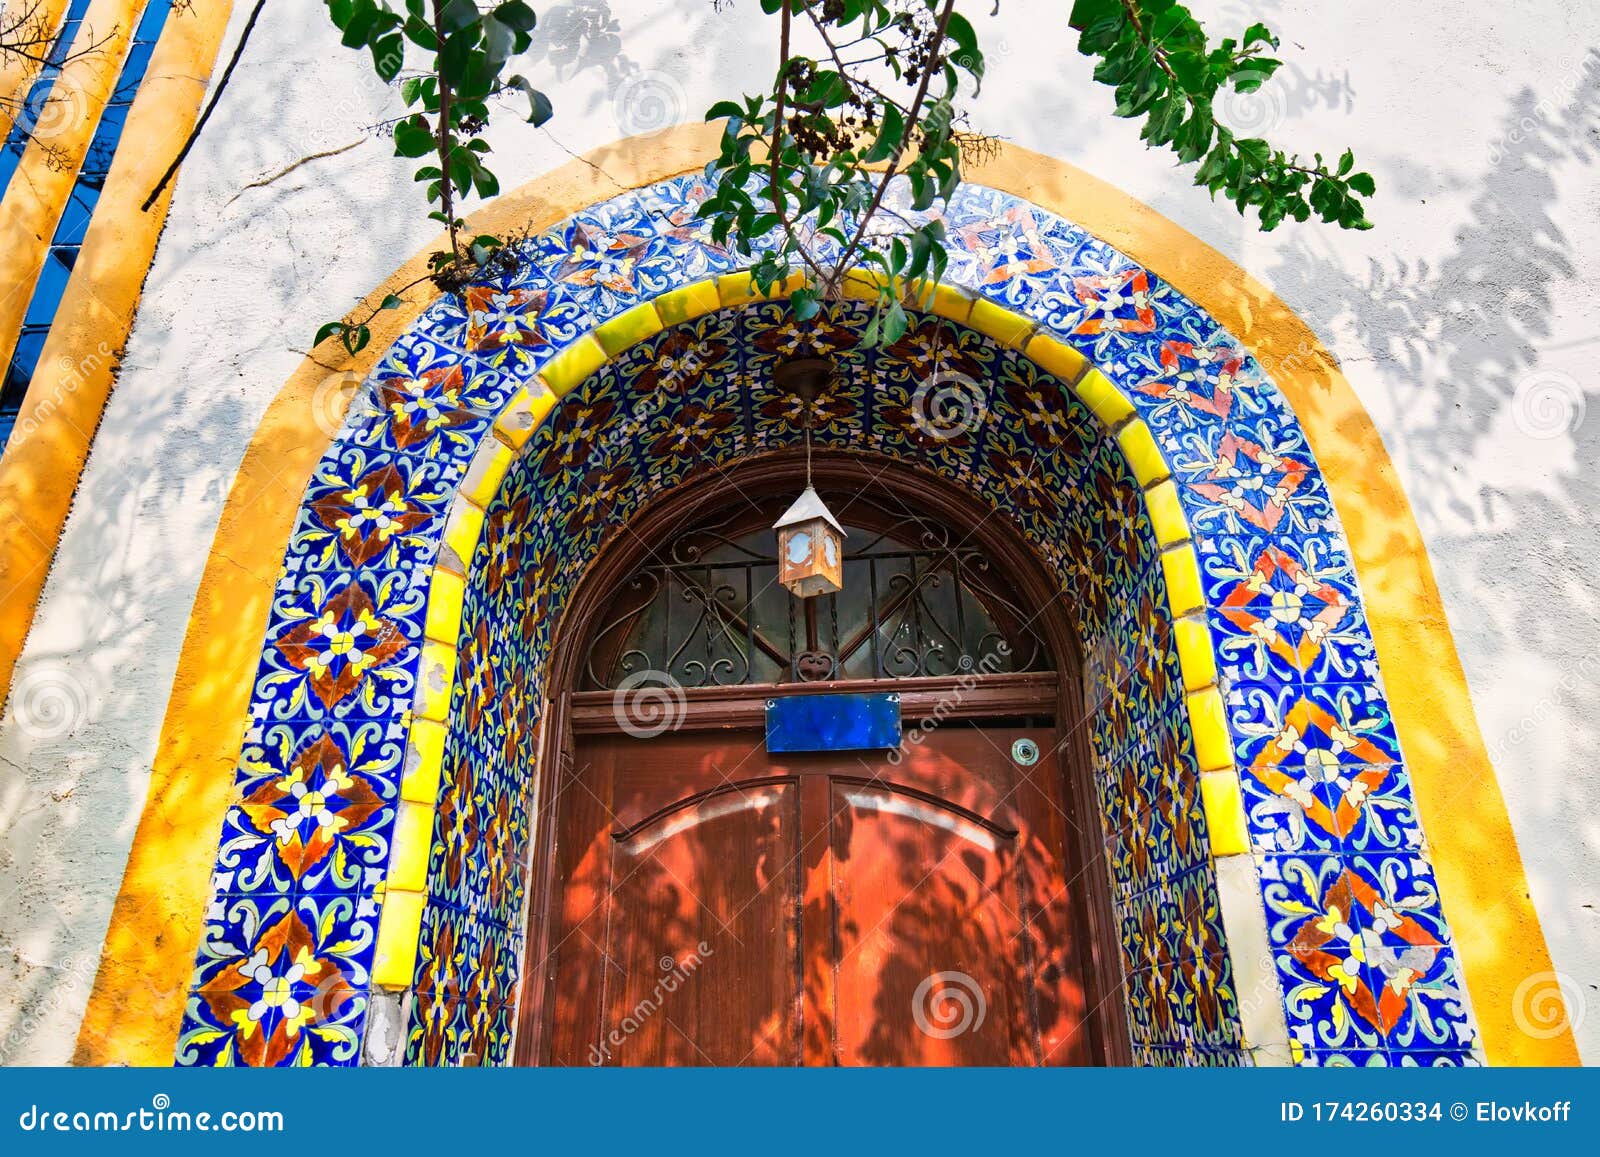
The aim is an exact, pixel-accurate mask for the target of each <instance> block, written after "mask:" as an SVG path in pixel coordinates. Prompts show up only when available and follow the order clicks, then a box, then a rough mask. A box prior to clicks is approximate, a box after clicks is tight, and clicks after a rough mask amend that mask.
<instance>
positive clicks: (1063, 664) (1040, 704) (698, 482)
mask: <svg viewBox="0 0 1600 1157" xmlns="http://www.w3.org/2000/svg"><path fill="white" fill-rule="evenodd" d="M803 463H804V458H803V454H802V452H800V451H798V450H783V451H776V452H772V453H768V454H762V455H759V456H755V457H752V458H749V459H747V460H745V461H743V462H740V463H739V464H737V465H736V466H734V467H733V468H731V469H729V470H707V471H705V472H704V473H702V474H700V475H699V476H697V477H695V478H693V479H691V480H689V481H687V482H684V483H682V484H680V485H679V486H678V487H677V489H675V490H673V491H671V492H670V493H668V494H664V495H662V496H660V497H658V498H655V499H652V500H651V501H649V502H647V503H646V504H645V505H644V506H643V507H642V508H641V509H640V511H639V512H638V513H637V514H636V515H635V516H634V517H633V518H632V519H631V520H630V522H629V524H628V527H627V530H626V531H625V532H621V533H617V534H614V535H613V536H612V537H611V539H610V541H608V542H607V543H606V544H605V545H604V546H603V547H602V548H601V549H600V551H599V552H598V554H597V556H596V557H595V559H594V561H593V562H592V563H591V564H590V565H589V567H588V568H587V571H586V573H585V574H584V575H583V577H582V578H581V579H580V580H579V581H578V583H577V586H576V589H575V592H574V594H573V596H572V599H571V601H570V602H569V604H568V606H567V608H566V610H565V611H564V612H563V613H562V615H561V621H560V622H559V623H558V624H557V625H556V628H555V631H554V636H553V640H552V644H551V651H550V654H551V658H550V662H549V665H548V670H547V674H548V677H547V680H546V684H545V686H546V694H545V712H544V719H543V727H542V729H541V732H540V737H539V755H538V759H539V763H538V767H537V769H535V770H536V774H537V777H538V778H537V785H536V788H535V798H534V807H533V817H534V834H533V849H532V852H531V857H530V861H529V863H528V869H529V870H528V874H527V879H528V888H527V895H526V897H525V899H524V903H523V916H522V919H523V927H524V929H526V936H525V942H524V949H523V960H522V975H521V979H520V981H519V983H520V985H521V992H522V999H521V1000H520V1001H519V1003H518V1006H517V1008H518V1013H517V1033H516V1041H515V1044H514V1047H513V1058H514V1062H515V1063H516V1064H521V1065H527V1064H538V1063H541V1062H542V1061H543V1059H544V1057H545V1055H546V1051H547V1045H548V1041H547V1040H546V1039H545V1038H546V1028H547V1025H548V1022H549V1018H548V1016H547V1015H546V1006H547V1002H548V1001H549V1000H550V998H551V997H550V991H549V990H550V986H551V981H552V979H553V978H552V977H551V976H549V975H546V974H545V968H544V965H545V962H546V961H547V960H548V957H549V950H550V931H551V927H550V926H551V921H550V918H549V917H550V909H551V904H552V902H553V900H554V891H555V886H556V883H557V881H556V880H555V879H554V876H555V869H556V860H557V857H556V856H555V854H554V852H555V838H556V831H557V829H558V827H559V825H558V824H557V822H556V817H555V811H554V809H555V807H556V806H557V804H558V801H559V794H560V793H559V788H560V787H561V786H562V785H561V783H560V782H559V781H561V780H564V779H565V778H566V777H568V776H570V775H573V774H576V770H575V768H574V767H573V761H572V752H573V746H574V743H575V736H576V735H577V734H595V733H599V732H603V731H607V730H614V729H616V726H617V725H616V721H615V719H614V717H613V712H612V707H611V703H612V696H613V693H612V692H609V691H599V692H592V691H591V692H585V691H577V690H575V689H576V688H577V687H578V686H579V680H580V677H581V674H582V670H583V663H584V648H585V644H587V643H588V642H589V639H590V636H591V633H592V632H593V630H594V628H595V626H596V623H597V619H598V617H599V616H600V615H601V614H602V613H603V612H604V611H605V610H606V608H607V607H608V606H610V605H611V602H612V600H613V599H614V598H615V596H616V592H617V591H618V590H619V589H620V587H621V584H622V583H623V582H624V581H626V580H627V578H628V577H629V576H630V575H632V574H633V572H634V571H635V570H636V569H637V568H638V566H639V565H640V564H641V562H642V561H643V560H644V558H645V557H646V556H647V555H648V553H649V552H650V551H651V550H652V549H654V548H655V547H656V546H657V545H658V544H660V543H662V542H664V541H667V540H668V539H670V537H671V536H672V535H673V534H674V533H681V532H682V531H685V530H688V529H691V528H693V527H694V526H696V525H698V524H699V523H701V522H703V521H704V520H705V518H706V517H707V516H708V515H710V514H712V513H714V512H715V511H716V510H717V509H718V508H719V507H721V506H724V505H725V504H726V503H727V501H728V494H729V492H730V490H731V491H733V492H735V493H738V494H740V495H743V496H746V497H749V498H751V499H756V498H765V497H768V496H771V495H774V494H788V493H790V492H792V491H794V490H795V489H796V480H797V479H800V478H803V477H804V465H803ZM811 469H812V475H813V478H814V481H815V483H816V484H817V486H818V487H819V488H820V489H821V490H823V491H824V492H828V493H833V494H838V493H848V494H852V495H858V494H863V493H869V492H870V493H873V494H875V495H877V496H884V495H886V496H888V497H890V498H892V499H894V500H895V501H896V502H897V503H898V504H900V505H901V506H903V507H904V508H905V509H906V510H908V511H916V513H917V516H919V517H925V518H931V519H932V520H934V521H936V522H941V523H943V524H945V525H947V526H949V527H951V528H952V529H954V530H955V531H957V532H958V534H963V535H965V536H966V537H965V539H964V541H966V542H970V543H972V544H973V545H975V546H977V547H978V548H980V549H981V550H983V551H984V552H985V554H986V555H987V557H989V558H991V559H993V560H994V561H995V562H996V563H997V564H998V565H999V566H1000V567H1002V568H1003V570H1004V573H1005V575H1006V577H1007V579H1008V580H1009V582H1010V584H1011V586H1012V588H1013V589H1014V590H1015V591H1016V593H1017V594H1018V595H1019V596H1020V597H1022V598H1023V599H1024V600H1026V605H1029V606H1038V607H1040V608H1042V610H1041V613H1040V616H1039V618H1038V620H1037V621H1036V622H1035V623H1034V624H1033V629H1034V630H1035V631H1036V632H1037V633H1038V634H1039V635H1040V636H1041V637H1042V638H1043V640H1044V642H1045V645H1046V646H1047V647H1048V648H1049V651H1050V654H1051V655H1052V657H1053V658H1054V659H1055V663H1056V670H1055V671H1053V672H1044V673H1028V674H1021V675H987V676H977V677H975V679H976V682H975V683H973V685H972V686H971V687H970V688H969V689H968V690H967V691H965V692H964V693H963V694H962V695H961V696H960V697H959V698H958V699H957V700H956V702H955V704H954V707H953V709H952V708H951V706H950V703H949V696H950V692H951V691H952V690H953V689H957V688H958V687H959V686H960V685H961V684H962V682H963V679H962V678H961V677H944V678H931V679H914V680H913V679H901V680H894V681H893V682H894V684H895V689H896V690H897V691H899V692H901V693H902V695H903V696H905V697H906V698H905V699H903V704H904V706H903V711H904V713H905V714H906V715H907V716H908V717H917V716H920V715H921V714H922V705H923V704H927V705H928V707H929V708H930V709H931V707H932V705H933V704H934V703H942V704H944V705H945V707H946V710H945V711H944V712H943V714H942V718H945V719H953V718H954V719H983V718H996V717H1003V716H1016V715H1030V714H1044V713H1049V714H1052V715H1053V716H1054V718H1055V728H1056V732H1057V734H1058V736H1060V746H1059V750H1060V753H1061V757H1060V758H1061V765H1062V770H1063V779H1064V782H1063V784H1062V793H1061V795H1062V802H1063V804H1064V805H1065V806H1066V808H1067V820H1068V825H1067V826H1068V827H1069V828H1070V829H1072V831H1073V833H1074V838H1073V839H1072V840H1071V846H1069V847H1067V848H1065V849H1063V851H1064V852H1065V853H1066V855H1067V870H1068V871H1067V874H1068V878H1069V879H1071V878H1075V877H1076V876H1078V875H1085V876H1086V877H1087V880H1088V883H1087V884H1086V886H1085V888H1084V891H1085V892H1086V893H1087V895H1086V897H1085V899H1086V901H1087V903H1085V904H1084V905H1082V906H1081V908H1080V909H1079V910H1080V911H1081V912H1082V913H1083V916H1084V919H1083V921H1082V924H1083V926H1082V927H1079V928H1078V929H1076V930H1075V931H1076V934H1077V936H1076V938H1077V939H1078V941H1079V942H1080V943H1084V944H1087V945H1088V947H1089V961H1088V966H1087V967H1086V968H1085V970H1084V973H1085V979H1086V981H1087V982H1088V987H1089V989H1090V991H1089V993H1088V994H1087V998H1088V999H1087V1004H1088V1006H1089V1008H1090V1010H1091V1011H1090V1015H1089V1016H1088V1018H1087V1019H1086V1027H1087V1029H1088V1031H1089V1032H1090V1033H1091V1035H1092V1045H1091V1048H1092V1051H1093V1052H1094V1053H1095V1054H1096V1055H1097V1056H1098V1057H1099V1058H1100V1060H1101V1061H1102V1063H1104V1064H1106V1065H1128V1064H1131V1063H1132V1057H1133V1049H1132V1043H1131V1040H1130V1038H1129V1035H1128V1024H1127V1017H1126V1003H1125V995H1124V992H1123V977H1122V961H1121V949H1120V941H1119V933H1118V924H1117V919H1116V915H1115V913H1114V911H1113V910H1112V907H1111V891H1110V881H1109V877H1108V876H1107V874H1106V873H1105V871H1104V870H1103V868H1102V869H1101V870H1099V871H1098V872H1097V871H1096V870H1095V864H1096V863H1098V862H1099V861H1100V860H1102V859H1103V857H1104V855H1105V846H1104V840H1103V837H1102V835H1101V829H1100V822H1099V814H1098V813H1099V801H1098V794H1097V792H1096V791H1095V787H1094V770H1093V768H1094V765H1093V759H1092V756H1091V753H1090V749H1089V735H1088V728H1087V725H1086V724H1087V719H1088V712H1087V710H1086V705H1085V697H1086V696H1085V686H1084V682H1083V677H1082V673H1083V662H1082V651H1081V649H1080V647H1079V644H1078V640H1077V636H1076V632H1075V631H1074V630H1073V629H1072V625H1071V622H1070V620H1069V618H1068V615H1067V611H1066V606H1065V604H1064V602H1063V598H1062V594H1061V591H1060V588H1059V586H1058V585H1057V583H1056V581H1055V580H1054V578H1053V577H1052V576H1051V574H1050V573H1049V571H1048V569H1047V568H1046V567H1045V565H1044V564H1043V563H1042V562H1041V561H1040V560H1039V558H1038V557H1037V556H1036V555H1035V554H1034V553H1033V551H1032V550H1031V549H1030V548H1029V547H1028V545H1027V543H1026V542H1025V541H1024V540H1023V538H1022V536H1021V534H1020V533H1019V532H1018V531H1017V530H1016V529H1015V528H1014V527H1013V526H1012V525H1011V524H1010V523H1009V521H1008V520H1007V519H1006V518H1005V517H1004V516H1003V515H1000V514H997V513H996V512H995V511H994V510H993V509H991V508H988V507H986V506H984V505H983V504H982V503H980V502H979V501H978V500H976V499H975V498H973V497H972V496H971V495H969V494H966V493H964V492H963V491H961V490H960V489H959V488H957V487H955V486H953V485H952V484H951V483H949V482H947V481H946V480H945V479H943V478H941V477H939V476H938V475H935V474H933V473H931V472H929V471H927V470H924V469H922V468H920V467H918V466H915V465H912V464H909V463H904V462H899V461H897V460H895V459H892V458H887V457H881V456H877V455H869V454H859V453H853V452H847V451H838V450H818V451H816V452H815V453H814V455H813V457H812V463H811ZM866 685H871V686H874V687H876V688H878V689H881V688H882V686H883V684H882V682H879V681H866V680H836V681H830V682H818V683H799V684H783V685H782V690H783V692H784V693H785V694H795V693H800V694H808V693H821V692H827V691H835V692H836V691H841V690H848V689H859V688H861V687H863V686H866ZM776 689H777V688H776V687H773V686H765V685H747V686H741V687H709V688H691V689H687V690H686V691H685V692H684V708H683V721H682V723H681V726H682V727H689V728H695V729H701V728H740V729H743V728H749V727H755V726H759V722H758V718H759V715H760V713H761V712H762V711H763V710H764V702H765V699H766V698H767V696H768V695H770V694H771V693H772V692H773V691H774V690H776ZM608 724H609V726H608ZM551 769H553V770H554V772H555V774H553V775H551V774H542V772H543V771H546V770H551ZM534 916H537V917H538V919H537V921H535V920H533V919H532V917H534ZM536 976H537V979H535V977H536Z"/></svg>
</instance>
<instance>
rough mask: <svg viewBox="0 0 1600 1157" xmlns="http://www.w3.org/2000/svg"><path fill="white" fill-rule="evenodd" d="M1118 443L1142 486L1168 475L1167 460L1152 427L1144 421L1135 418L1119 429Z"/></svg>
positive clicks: (1129, 466)
mask: <svg viewBox="0 0 1600 1157" xmlns="http://www.w3.org/2000/svg"><path fill="white" fill-rule="evenodd" d="M1117 445H1119V446H1121V447H1122V453H1123V456H1124V457H1125V458H1127V460H1128V468H1129V469H1130V470H1132V471H1133V476H1134V478H1136V479H1137V480H1138V482H1139V485H1140V486H1149V485H1150V484H1151V483H1154V482H1159V481H1160V480H1161V479H1163V478H1165V477H1166V476H1167V473H1168V471H1167V460H1166V459H1165V458H1163V457H1162V456H1161V447H1160V446H1157V445H1156V438H1155V435H1154V434H1152V433H1150V427H1149V426H1146V425H1145V424H1144V423H1143V422H1141V421H1139V420H1138V419H1134V420H1133V421H1131V422H1129V423H1128V424H1127V425H1126V426H1124V427H1122V429H1120V430H1118V431H1117Z"/></svg>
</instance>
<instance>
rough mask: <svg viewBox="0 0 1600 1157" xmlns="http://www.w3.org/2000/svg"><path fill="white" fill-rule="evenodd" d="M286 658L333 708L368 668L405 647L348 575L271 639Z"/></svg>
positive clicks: (392, 626) (396, 630) (402, 638)
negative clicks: (312, 612)
mask: <svg viewBox="0 0 1600 1157" xmlns="http://www.w3.org/2000/svg"><path fill="white" fill-rule="evenodd" d="M275 646H276V647H277V649H278V651H279V653H280V654H282V656H283V658H284V660H285V661H286V662H287V663H288V664H289V665H290V666H291V667H294V668H296V669H298V670H300V671H304V672H305V673H306V676H307V678H308V680H309V682H310V684H311V690H312V691H313V693H315V695H316V696H317V698H318V699H320V700H321V701H322V705H323V706H324V707H328V708H331V707H333V706H334V705H335V704H337V703H339V702H341V701H342V700H344V699H345V698H347V697H348V696H349V695H351V694H352V693H354V692H355V690H356V689H357V688H358V687H360V686H361V682H362V680H363V679H364V678H365V677H366V675H367V673H368V672H370V671H372V670H373V669H374V668H377V667H381V666H383V665H384V664H386V663H389V662H392V661H393V660H394V658H395V657H396V656H398V655H399V654H400V653H401V652H402V651H404V650H405V649H406V639H405V636H404V635H403V634H402V632H401V630H400V627H399V626H398V624H396V623H393V622H390V621H389V620H387V619H384V618H380V617H379V616H378V613H377V610H376V608H375V606H374V604H373V601H372V596H371V595H369V594H368V593H367V592H366V590H365V589H364V588H363V587H362V585H361V582H360V580H359V579H356V580H352V581H351V582H350V583H349V585H347V586H346V587H345V588H344V589H343V590H341V591H340V592H339V593H338V594H335V595H333V596H331V597H330V598H329V599H328V600H327V602H325V603H324V604H323V605H322V608H321V610H320V611H319V612H318V613H317V615H316V617H315V618H312V619H308V620H305V621H302V622H301V623H299V624H298V625H296V626H294V627H292V628H290V629H289V630H288V631H287V632H285V633H284V634H283V635H281V636H280V637H279V638H278V641H277V643H276V644H275Z"/></svg>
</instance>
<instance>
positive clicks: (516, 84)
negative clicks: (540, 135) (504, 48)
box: [506, 76, 555, 128]
mask: <svg viewBox="0 0 1600 1157" xmlns="http://www.w3.org/2000/svg"><path fill="white" fill-rule="evenodd" d="M506 87H507V88H514V89H517V90H519V91H520V92H522V93H524V94H525V95H526V96H527V98H528V123H529V124H530V125H533V126H534V127H535V128H538V127H539V126H540V125H542V124H544V123H545V122H546V121H548V120H549V119H550V118H551V117H552V116H554V115H555V109H554V108H553V107H552V106H551V104H550V98H549V97H547V96H545V94H544V93H542V92H540V91H539V90H538V89H536V88H534V87H533V85H532V84H531V83H529V81H528V79H527V77H524V76H513V77H511V78H510V79H509V80H507V81H506Z"/></svg>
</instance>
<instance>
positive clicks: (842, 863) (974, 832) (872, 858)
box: [830, 780, 1037, 1065]
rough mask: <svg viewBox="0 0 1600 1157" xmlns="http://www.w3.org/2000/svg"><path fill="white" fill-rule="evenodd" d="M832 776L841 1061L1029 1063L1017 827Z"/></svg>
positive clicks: (836, 992) (837, 1041) (836, 990)
mask: <svg viewBox="0 0 1600 1157" xmlns="http://www.w3.org/2000/svg"><path fill="white" fill-rule="evenodd" d="M832 787H833V792H832V803H833V810H832V816H831V822H830V835H831V837H832V838H831V842H830V847H831V851H832V854H833V868H834V870H833V889H832V891H833V903H834V911H835V921H836V924H837V928H838V947H837V956H836V959H835V960H834V961H833V964H834V969H835V982H834V1013H833V1015H834V1022H835V1025H836V1030H835V1047H836V1049H837V1061H838V1063H839V1064H843V1065H862V1064H866V1065H1004V1064H1032V1063H1035V1062H1036V1059H1037V1058H1036V1057H1035V1056H1034V1055H1033V1053H1032V1051H1031V1049H1028V1048H1027V1045H1026V1038H1027V1026H1026V1020H1027V1008H1026V1004H1027V984H1028V977H1027V976H1026V975H1025V972H1026V969H1025V967H1023V966H1021V965H1019V964H1018V949H1019V936H1020V934H1021V921H1020V920H1019V919H1018V908H1019V903H1018V896H1017V889H1016V887H1015V883H1016V881H1015V879H1014V868H1015V858H1016V856H1015V847H1014V846H1013V844H1014V838H1015V837H1014V835H1013V834H1011V833H1007V832H1003V831H1000V830H997V829H996V828H995V827H994V826H993V825H989V824H984V823H981V822H976V821H975V820H974V819H973V818H971V817H970V816H969V815H968V814H966V813H965V812H958V811H955V810H953V809H951V808H949V807H941V806H940V805H939V804H938V803H937V802H934V801H932V800H930V799H927V798H923V797H920V796H914V795H910V794H908V793H906V792H904V791H896V790H892V789H885V788H883V787H879V786H877V785H874V784H869V783H861V782H856V781H849V780H847V781H842V782H841V781H837V780H836V781H834V782H833V784H832Z"/></svg>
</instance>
